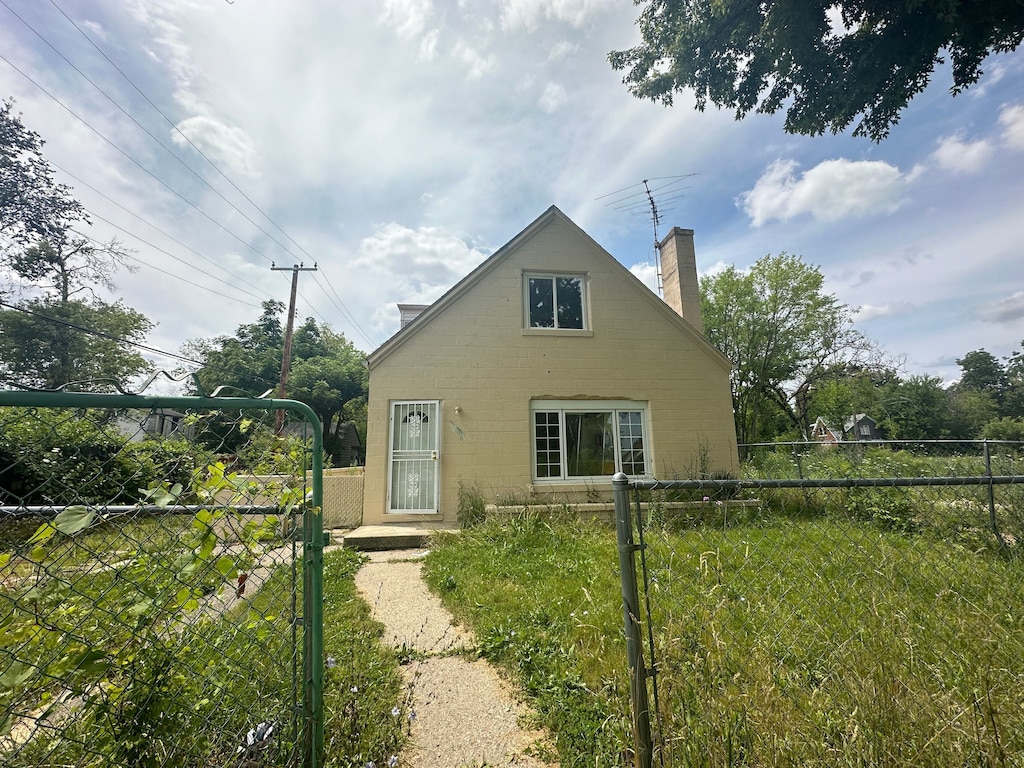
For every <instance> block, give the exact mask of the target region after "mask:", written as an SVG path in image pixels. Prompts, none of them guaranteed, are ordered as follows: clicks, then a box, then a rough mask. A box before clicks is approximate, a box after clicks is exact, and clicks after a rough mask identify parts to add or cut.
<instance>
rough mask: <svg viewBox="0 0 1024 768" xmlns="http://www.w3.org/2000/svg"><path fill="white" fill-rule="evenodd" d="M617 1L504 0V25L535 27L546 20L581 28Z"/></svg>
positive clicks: (502, 18)
mask: <svg viewBox="0 0 1024 768" xmlns="http://www.w3.org/2000/svg"><path fill="white" fill-rule="evenodd" d="M614 4H615V3H614V0H501V2H500V5H501V6H502V8H501V25H502V26H503V27H504V28H506V29H516V28H525V29H535V28H536V27H537V26H538V25H540V24H541V23H543V22H545V21H561V22H565V23H567V24H571V25H572V26H574V27H581V26H583V24H584V23H586V22H587V20H588V19H590V18H592V17H593V16H594V15H595V14H597V13H599V12H600V11H602V10H604V9H605V8H608V7H609V6H612V5H614Z"/></svg>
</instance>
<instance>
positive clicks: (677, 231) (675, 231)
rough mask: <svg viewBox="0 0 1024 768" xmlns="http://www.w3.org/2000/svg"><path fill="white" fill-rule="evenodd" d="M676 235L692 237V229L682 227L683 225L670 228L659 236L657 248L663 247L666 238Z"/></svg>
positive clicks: (666, 240)
mask: <svg viewBox="0 0 1024 768" xmlns="http://www.w3.org/2000/svg"><path fill="white" fill-rule="evenodd" d="M676 236H682V237H687V236H689V237H693V230H692V229H683V227H672V229H670V230H669V231H668V232H667V233H666V235H665V236H664V237H663V238H661V242H660V243H658V247H659V248H664V247H665V243H666V242H668V240H669V239H670V238H673V237H676Z"/></svg>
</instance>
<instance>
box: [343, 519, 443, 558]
mask: <svg viewBox="0 0 1024 768" xmlns="http://www.w3.org/2000/svg"><path fill="white" fill-rule="evenodd" d="M457 530H459V526H458V525H457V524H455V523H385V524H382V525H361V526H360V527H358V528H356V529H355V530H354V531H350V532H349V533H346V534H345V535H344V536H343V537H342V546H344V547H345V548H346V549H358V550H360V551H362V552H384V551H388V550H392V549H420V548H422V547H425V546H426V545H427V543H428V542H429V541H430V537H431V536H433V535H434V534H435V533H437V532H439V531H457Z"/></svg>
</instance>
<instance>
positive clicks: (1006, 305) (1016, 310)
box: [978, 291, 1024, 323]
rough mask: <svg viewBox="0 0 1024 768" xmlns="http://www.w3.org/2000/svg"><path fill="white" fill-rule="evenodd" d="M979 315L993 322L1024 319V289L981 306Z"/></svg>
mask: <svg viewBox="0 0 1024 768" xmlns="http://www.w3.org/2000/svg"><path fill="white" fill-rule="evenodd" d="M978 315H979V316H980V317H981V319H982V320H987V321H989V322H991V323H1009V322H1013V321H1016V320H1021V319H1024V291H1017V292H1016V293H1014V294H1012V295H1010V296H1007V297H1006V298H1004V299H999V301H996V302H995V303H993V304H988V305H985V306H983V307H981V309H980V311H979V312H978Z"/></svg>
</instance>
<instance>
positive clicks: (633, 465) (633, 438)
mask: <svg viewBox="0 0 1024 768" xmlns="http://www.w3.org/2000/svg"><path fill="white" fill-rule="evenodd" d="M619 446H620V450H621V455H620V460H621V462H622V471H623V472H625V473H626V474H627V475H644V474H646V473H647V466H646V462H645V460H644V435H643V422H642V418H641V414H640V411H619Z"/></svg>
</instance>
